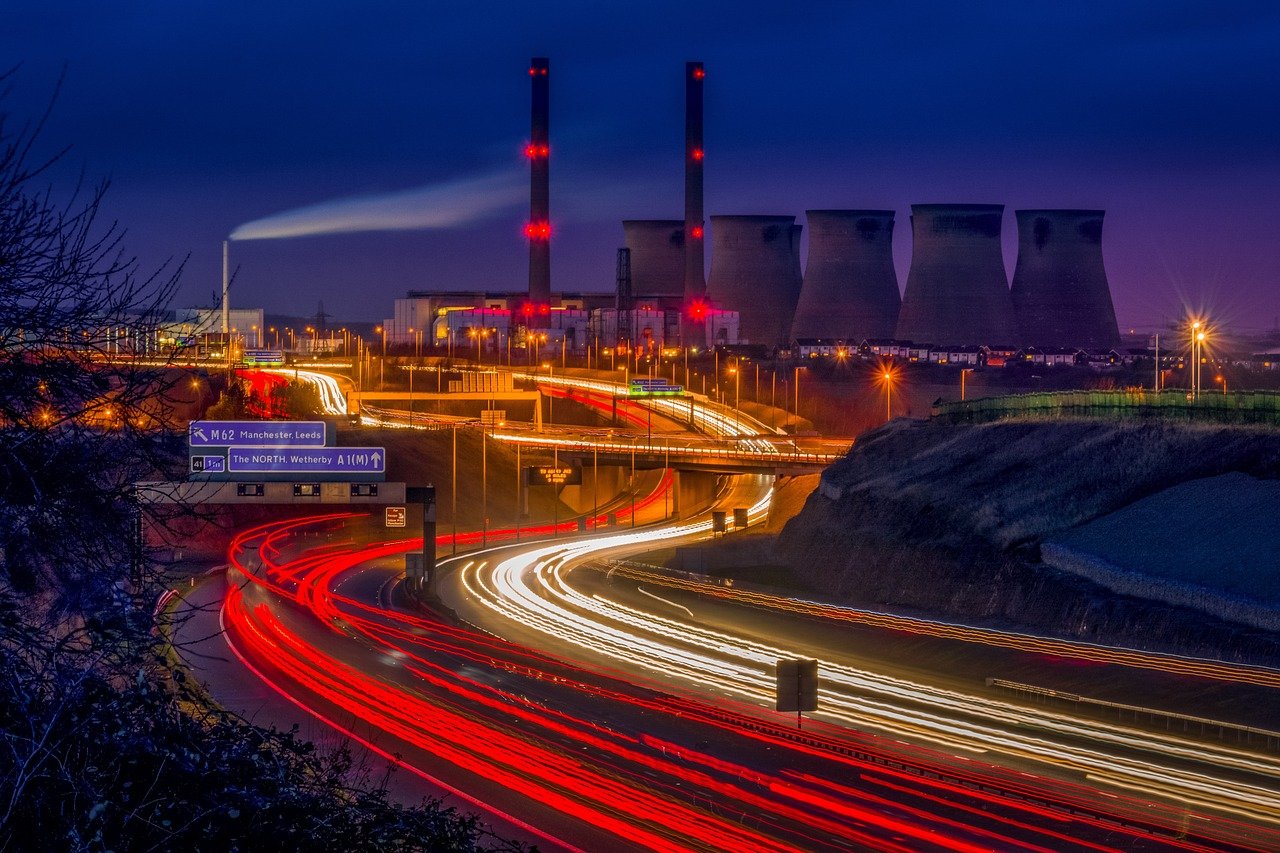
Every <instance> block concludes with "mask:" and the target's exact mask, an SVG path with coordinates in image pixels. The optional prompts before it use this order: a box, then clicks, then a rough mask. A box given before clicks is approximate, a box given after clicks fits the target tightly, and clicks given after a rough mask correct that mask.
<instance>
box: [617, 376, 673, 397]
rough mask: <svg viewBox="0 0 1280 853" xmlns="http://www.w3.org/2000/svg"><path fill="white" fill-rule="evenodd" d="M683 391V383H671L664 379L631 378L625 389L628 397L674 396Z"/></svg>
mask: <svg viewBox="0 0 1280 853" xmlns="http://www.w3.org/2000/svg"><path fill="white" fill-rule="evenodd" d="M683 393H684V386H683V385H672V384H670V383H668V382H667V380H665V379H632V380H631V387H630V388H629V389H628V391H627V395H628V396H630V397H675V396H678V395H680V394H683Z"/></svg>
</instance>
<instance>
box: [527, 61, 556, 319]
mask: <svg viewBox="0 0 1280 853" xmlns="http://www.w3.org/2000/svg"><path fill="white" fill-rule="evenodd" d="M549 71H550V62H549V61H548V60H547V59H546V58H545V57H534V58H533V59H532V60H531V61H530V62H529V82H530V83H531V84H532V88H533V122H532V129H531V131H530V133H529V145H528V147H527V148H525V156H526V157H528V158H529V222H528V224H526V225H525V228H524V233H525V236H526V237H528V238H529V301H528V302H527V303H526V304H525V306H524V308H523V311H524V314H525V318H526V321H527V322H528V323H529V325H530V326H534V327H538V328H542V327H545V326H546V325H547V324H548V322H549V315H550V313H551V186H550V182H551V172H550V159H551V146H550V141H549V139H550V130H551V116H550V101H551V96H550V80H549Z"/></svg>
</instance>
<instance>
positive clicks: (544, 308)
mask: <svg viewBox="0 0 1280 853" xmlns="http://www.w3.org/2000/svg"><path fill="white" fill-rule="evenodd" d="M538 313H539V314H541V315H542V316H543V317H546V316H548V315H549V314H550V313H551V306H550V305H548V304H546V303H545V302H544V303H542V304H541V305H539V306H538Z"/></svg>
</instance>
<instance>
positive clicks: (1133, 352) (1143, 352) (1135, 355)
mask: <svg viewBox="0 0 1280 853" xmlns="http://www.w3.org/2000/svg"><path fill="white" fill-rule="evenodd" d="M1155 357H1156V353H1155V350H1153V349H1145V348H1142V347H1129V348H1128V349H1126V350H1125V351H1124V352H1122V353H1120V363H1121V364H1125V365H1128V364H1135V363H1136V362H1139V361H1143V360H1145V359H1148V358H1155ZM1160 360H1161V361H1164V358H1161V359H1160Z"/></svg>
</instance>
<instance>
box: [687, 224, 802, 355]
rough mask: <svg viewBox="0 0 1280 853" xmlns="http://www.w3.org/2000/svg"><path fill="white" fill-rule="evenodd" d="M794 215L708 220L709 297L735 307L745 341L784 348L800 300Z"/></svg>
mask: <svg viewBox="0 0 1280 853" xmlns="http://www.w3.org/2000/svg"><path fill="white" fill-rule="evenodd" d="M800 229H801V226H799V225H797V224H796V218H795V217H794V216H712V217H711V276H710V278H709V280H708V281H707V298H708V299H709V300H710V301H711V303H712V304H713V305H716V306H725V307H726V308H736V309H737V311H738V317H739V334H740V336H741V340H742V341H743V342H744V343H752V344H764V345H766V346H770V347H774V346H786V345H787V344H788V343H789V342H790V340H791V320H792V318H793V316H794V315H795V310H796V300H797V299H798V298H799V296H800V280H801V275H800Z"/></svg>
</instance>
